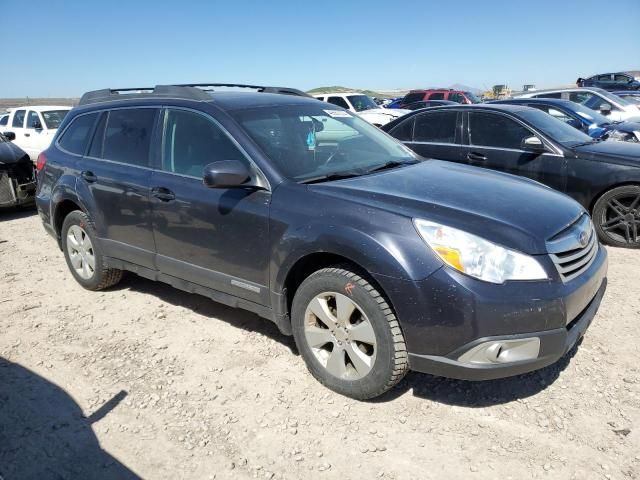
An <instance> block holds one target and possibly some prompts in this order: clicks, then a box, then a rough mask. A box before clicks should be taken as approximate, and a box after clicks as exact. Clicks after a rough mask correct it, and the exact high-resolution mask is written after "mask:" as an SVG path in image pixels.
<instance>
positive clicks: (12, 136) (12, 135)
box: [2, 132, 16, 142]
mask: <svg viewBox="0 0 640 480" xmlns="http://www.w3.org/2000/svg"><path fill="white" fill-rule="evenodd" d="M2 135H3V136H4V138H6V139H7V140H9V141H10V142H13V141H14V140H15V139H16V134H15V133H14V132H3V133H2Z"/></svg>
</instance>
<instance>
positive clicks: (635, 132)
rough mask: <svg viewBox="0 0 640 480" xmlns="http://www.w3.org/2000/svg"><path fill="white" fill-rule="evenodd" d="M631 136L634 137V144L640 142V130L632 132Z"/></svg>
mask: <svg viewBox="0 0 640 480" xmlns="http://www.w3.org/2000/svg"><path fill="white" fill-rule="evenodd" d="M633 134H634V135H635V136H636V142H640V130H636V131H634V132H633Z"/></svg>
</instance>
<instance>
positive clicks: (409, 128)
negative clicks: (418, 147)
mask: <svg viewBox="0 0 640 480" xmlns="http://www.w3.org/2000/svg"><path fill="white" fill-rule="evenodd" d="M414 119H415V117H411V118H408V119H407V120H405V121H404V122H400V125H397V126H396V127H395V128H394V129H393V130H391V132H389V133H390V134H391V136H392V137H394V138H397V139H398V140H401V141H403V142H410V141H412V140H413V121H414Z"/></svg>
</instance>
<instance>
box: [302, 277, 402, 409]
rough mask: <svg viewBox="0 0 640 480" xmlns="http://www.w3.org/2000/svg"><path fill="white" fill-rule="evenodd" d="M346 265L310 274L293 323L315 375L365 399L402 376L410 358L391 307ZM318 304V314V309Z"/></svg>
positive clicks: (346, 393) (384, 390)
mask: <svg viewBox="0 0 640 480" xmlns="http://www.w3.org/2000/svg"><path fill="white" fill-rule="evenodd" d="M347 268H348V267H347ZM347 268H339V267H336V268H324V269H322V270H318V271H317V272H315V273H313V274H311V275H310V276H309V277H307V279H305V280H304V281H303V282H302V284H301V285H300V287H299V288H298V290H297V291H296V294H295V297H294V299H293V306H292V309H291V312H292V320H291V322H292V328H293V335H294V338H295V341H296V345H297V346H298V350H299V351H300V354H301V355H302V358H303V359H304V361H305V363H306V365H307V368H308V369H309V371H310V372H311V374H312V375H313V376H314V377H315V378H316V379H317V380H318V381H319V382H320V383H322V384H323V385H325V386H326V387H328V388H330V389H331V390H333V391H335V392H337V393H340V394H341V395H345V396H347V397H351V398H354V399H356V400H367V399H370V398H374V397H377V396H379V395H382V394H383V393H384V392H386V391H387V390H389V389H390V388H391V387H393V386H394V385H396V384H397V383H398V382H399V381H400V380H402V379H403V378H404V376H405V375H406V373H407V371H408V369H409V362H408V356H407V349H406V346H405V341H404V336H403V335H402V330H401V329H400V325H399V323H398V320H397V319H396V316H395V314H394V313H393V310H392V309H391V307H390V306H389V304H388V303H387V301H386V300H385V299H384V297H383V296H382V295H381V293H380V292H379V291H378V290H376V288H374V287H373V286H372V285H371V283H369V282H368V281H367V280H366V279H365V278H363V277H362V276H360V275H358V274H356V273H354V272H352V271H350V270H348V269H347ZM338 302H339V303H338ZM338 305H340V307H339V308H338ZM324 308H327V310H324ZM351 308H352V310H350V309H351ZM319 309H322V313H321V314H320V316H318V315H316V314H315V313H314V312H316V311H318V310H319ZM340 311H341V312H351V313H349V314H347V315H346V316H345V315H344V314H340V313H338V312H340ZM325 312H328V313H329V315H326V314H325ZM320 317H323V318H324V319H325V320H324V321H322V320H320ZM339 317H340V318H348V320H346V321H342V320H340V318H339ZM332 322H333V323H332ZM325 340H326V342H325ZM323 342H324V343H323ZM356 365H357V368H356Z"/></svg>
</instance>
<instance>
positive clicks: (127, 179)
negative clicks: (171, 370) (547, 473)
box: [37, 85, 607, 399]
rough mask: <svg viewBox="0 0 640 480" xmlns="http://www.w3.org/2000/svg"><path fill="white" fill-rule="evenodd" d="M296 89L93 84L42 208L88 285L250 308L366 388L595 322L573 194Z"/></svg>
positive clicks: (518, 364)
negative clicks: (409, 137)
mask: <svg viewBox="0 0 640 480" xmlns="http://www.w3.org/2000/svg"><path fill="white" fill-rule="evenodd" d="M207 88H208V89H209V90H211V89H212V88H214V89H216V90H218V89H217V86H216V85H210V86H208V87H207ZM285 93H289V94H291V93H294V94H295V93H296V92H294V91H291V90H287V89H277V88H258V89H257V91H252V92H229V91H226V92H220V91H216V92H210V91H203V89H201V88H197V87H195V86H158V87H156V88H154V89H149V90H145V91H142V90H138V91H133V92H124V91H116V90H102V91H97V92H90V93H88V94H85V96H84V97H83V98H82V100H81V102H80V106H79V107H78V108H75V109H74V110H72V111H71V113H69V115H67V117H66V118H65V120H64V122H63V124H62V125H61V127H60V129H59V130H58V133H57V136H56V137H55V139H54V141H53V143H52V145H51V146H50V148H48V149H47V150H46V151H45V152H44V153H43V154H42V155H41V156H40V158H39V159H38V164H37V169H38V171H39V172H38V189H37V206H38V210H39V213H40V216H41V217H42V220H43V222H44V226H45V228H46V229H47V231H49V233H51V234H52V235H53V236H54V238H55V239H56V241H57V242H58V244H59V246H60V248H61V249H62V250H63V252H64V255H65V258H66V261H67V264H68V266H69V269H70V271H71V274H72V275H73V276H74V277H75V279H76V280H77V281H78V282H79V283H80V284H81V285H82V286H83V287H85V288H88V289H91V290H99V289H103V288H107V287H110V286H112V285H114V284H116V283H117V282H118V281H119V280H120V278H121V277H122V274H123V271H125V270H127V271H131V272H134V273H136V274H138V275H140V276H143V277H146V278H150V279H154V280H159V281H162V282H167V283H169V284H171V285H173V286H175V287H177V288H179V289H182V290H185V291H188V292H196V293H199V294H202V295H206V296H208V297H210V298H212V299H213V300H215V301H218V302H221V303H225V304H228V305H232V306H236V307H240V308H244V309H246V310H249V311H252V312H255V313H257V314H258V315H260V316H262V317H265V318H267V319H269V320H271V321H273V322H275V323H276V324H277V325H278V327H279V328H280V330H281V331H282V332H283V333H284V334H293V335H294V337H295V340H296V344H297V346H298V349H299V351H300V353H301V354H302V356H303V358H304V360H305V361H306V363H307V366H308V368H309V370H310V371H311V373H312V374H313V375H314V376H315V377H316V378H317V379H318V380H319V381H320V382H322V383H323V384H324V385H326V386H328V387H329V388H331V389H333V390H335V391H337V392H340V393H342V394H344V395H347V396H350V397H353V398H357V399H367V398H372V397H375V396H377V395H380V394H382V393H383V392H385V391H386V390H387V389H389V388H391V387H392V386H393V385H394V384H396V383H397V382H398V381H399V380H400V379H402V378H403V376H404V375H405V374H406V372H407V371H408V370H409V369H412V370H417V371H421V372H427V373H431V374H435V375H442V376H447V377H454V378H461V379H470V380H483V379H491V378H498V377H505V376H509V375H516V374H520V373H523V372H528V371H531V370H534V369H538V368H541V367H544V366H545V365H549V364H551V363H553V362H555V361H556V360H558V359H559V358H560V357H562V356H563V355H564V354H565V353H566V352H567V351H568V350H569V349H570V348H571V347H572V346H573V345H574V344H575V343H576V342H577V340H578V339H579V338H580V337H581V336H582V335H583V334H584V332H585V331H586V329H587V328H588V326H589V324H590V323H591V321H592V319H593V318H594V315H595V314H596V311H597V309H598V307H599V304H600V301H601V299H602V296H603V294H604V291H605V288H606V273H607V254H606V251H605V249H604V248H602V247H601V246H600V244H599V243H598V240H597V238H596V235H595V234H594V228H593V225H592V222H591V219H590V218H589V216H588V214H587V213H586V212H585V210H584V209H583V208H582V207H581V206H580V205H579V204H578V203H576V202H575V201H573V200H572V199H570V198H569V197H567V196H565V195H563V194H560V193H558V192H555V191H553V190H551V189H549V188H546V187H544V186H542V185H540V184H538V183H535V182H533V181H531V180H527V179H523V178H519V177H515V176H511V175H507V174H501V173H497V172H492V171H488V170H485V169H479V168H475V167H470V166H465V165H456V164H452V163H449V162H441V161H437V160H424V159H422V158H420V157H417V156H416V155H415V154H413V153H412V152H411V151H409V150H408V149H407V148H406V147H404V146H403V145H401V144H400V143H398V142H396V141H395V140H394V139H392V138H391V137H389V136H387V135H386V134H385V133H383V132H381V131H380V130H379V129H377V128H375V127H373V126H371V125H369V124H368V123H366V122H365V121H363V120H361V119H360V118H358V117H357V116H355V115H353V114H351V113H349V112H347V111H345V110H343V109H341V108H339V107H336V106H334V105H330V104H327V103H323V102H320V101H318V100H315V99H311V98H307V97H305V96H304V95H285Z"/></svg>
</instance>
